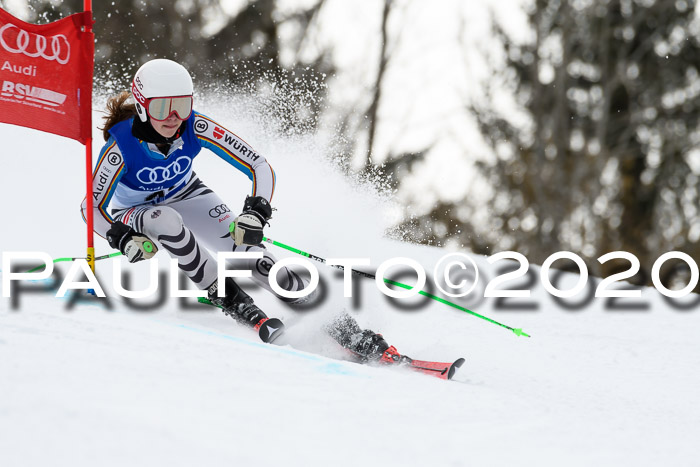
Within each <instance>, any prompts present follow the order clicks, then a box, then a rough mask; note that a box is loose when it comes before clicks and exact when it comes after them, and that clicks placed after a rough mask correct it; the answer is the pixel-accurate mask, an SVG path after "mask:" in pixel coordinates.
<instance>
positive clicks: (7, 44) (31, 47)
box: [0, 24, 70, 65]
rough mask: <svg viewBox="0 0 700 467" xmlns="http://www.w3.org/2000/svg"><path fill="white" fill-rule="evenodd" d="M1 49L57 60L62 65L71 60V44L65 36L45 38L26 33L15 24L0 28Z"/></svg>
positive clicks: (12, 52) (58, 35)
mask: <svg viewBox="0 0 700 467" xmlns="http://www.w3.org/2000/svg"><path fill="white" fill-rule="evenodd" d="M0 47H2V48H3V49H5V51H7V52H9V53H11V54H23V55H26V56H27V57H32V58H37V57H41V58H43V59H44V60H48V61H52V60H56V62H57V63H60V64H61V65H65V64H66V63H68V61H69V60H70V42H68V39H67V38H66V36H64V35H63V34H57V35H55V36H50V37H45V36H41V35H39V34H34V33H29V32H27V31H24V30H22V29H20V28H18V27H17V26H15V25H14V24H6V25H4V26H3V27H2V28H0Z"/></svg>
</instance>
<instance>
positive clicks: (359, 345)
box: [326, 313, 404, 363]
mask: <svg viewBox="0 0 700 467" xmlns="http://www.w3.org/2000/svg"><path fill="white" fill-rule="evenodd" d="M326 332H328V334H329V335H330V336H331V337H332V338H333V339H335V340H336V342H338V343H339V344H340V345H341V346H343V347H344V348H346V349H348V350H349V351H350V352H352V353H353V354H354V355H356V356H357V357H358V358H359V359H360V361H361V362H363V363H367V362H382V363H401V362H403V359H404V357H403V356H402V355H401V354H399V352H398V351H397V350H396V347H394V346H393V345H392V346H390V345H389V344H387V342H386V340H384V337H383V336H382V335H381V334H377V333H375V332H373V331H371V330H369V329H365V330H362V329H360V326H358V325H357V322H356V321H355V319H354V318H353V317H352V316H350V315H349V314H347V313H342V314H341V315H340V316H338V317H337V318H336V319H335V320H333V322H332V323H331V324H330V325H328V326H326Z"/></svg>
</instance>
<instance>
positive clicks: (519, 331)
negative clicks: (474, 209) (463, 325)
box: [263, 237, 530, 337]
mask: <svg viewBox="0 0 700 467" xmlns="http://www.w3.org/2000/svg"><path fill="white" fill-rule="evenodd" d="M263 241H264V242H266V243H269V244H271V245H275V246H276V247H279V248H283V249H285V250H287V251H291V252H292V253H296V254H298V255H301V256H305V257H306V258H309V259H312V260H314V261H318V262H319V263H323V264H328V262H327V261H326V260H325V259H324V258H321V257H320V256H316V255H312V254H311V253H307V252H305V251H302V250H299V249H298V248H294V247H291V246H289V245H285V244H284V243H280V242H278V241H275V240H273V239H271V238H267V237H263ZM329 266H330V267H332V268H336V269H340V270H345V268H344V267H343V266H340V265H338V264H329ZM351 271H352V273H353V274H355V275H358V276H361V277H366V278H368V279H376V276H375V275H374V274H370V273H368V272H363V271H358V270H356V269H351ZM384 282H385V283H387V284H391V285H394V286H397V287H401V288H403V289H407V290H411V289H413V287H411V286H410V285H406V284H402V283H400V282H396V281H392V280H390V279H386V278H385V279H384ZM418 294H419V295H423V296H424V297H428V298H431V299H433V300H435V301H437V302H440V303H442V304H445V305H448V306H451V307H452V308H456V309H457V310H460V311H463V312H465V313H469V314H470V315H472V316H476V317H477V318H481V319H483V320H485V321H488V322H489V323H493V324H496V325H498V326H501V327H502V328H505V329H508V330H509V331H512V332H513V333H514V334H515V335H516V336H525V337H530V335H529V334H527V333H526V332H525V331H523V330H522V329H520V328H512V327H510V326H507V325H505V324H503V323H499V322H498V321H496V320H493V319H491V318H487V317H486V316H483V315H480V314H479V313H476V312H474V311H471V310H468V309H467V308H464V307H463V306H460V305H457V304H456V303H452V302H450V301H448V300H445V299H444V298H440V297H437V296H435V295H433V294H431V293H428V292H425V291H423V290H420V291H418Z"/></svg>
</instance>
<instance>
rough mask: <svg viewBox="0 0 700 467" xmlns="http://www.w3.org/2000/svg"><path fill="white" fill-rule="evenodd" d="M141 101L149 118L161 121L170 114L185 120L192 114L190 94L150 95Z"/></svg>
mask: <svg viewBox="0 0 700 467" xmlns="http://www.w3.org/2000/svg"><path fill="white" fill-rule="evenodd" d="M145 101H146V102H144V103H143V105H144V107H146V111H147V112H148V115H149V116H150V117H151V119H153V120H156V121H159V122H162V121H163V120H167V119H168V117H170V116H171V115H172V114H175V116H176V117H177V118H178V119H180V120H187V119H188V118H190V115H191V114H192V102H193V99H192V96H175V97H152V98H150V99H145Z"/></svg>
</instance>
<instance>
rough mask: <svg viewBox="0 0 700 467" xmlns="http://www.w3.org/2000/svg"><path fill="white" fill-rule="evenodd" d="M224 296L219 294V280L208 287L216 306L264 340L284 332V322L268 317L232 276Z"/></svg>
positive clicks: (228, 279)
mask: <svg viewBox="0 0 700 467" xmlns="http://www.w3.org/2000/svg"><path fill="white" fill-rule="evenodd" d="M224 287H225V292H224V296H223V297H219V294H218V281H217V282H214V284H212V285H211V286H210V287H209V289H208V298H209V300H210V301H211V302H212V303H213V304H214V305H216V306H218V307H219V308H221V309H222V311H223V312H224V314H226V315H228V316H230V317H232V318H233V319H235V320H236V321H238V322H239V323H241V324H244V325H246V326H250V327H252V328H253V329H255V330H256V331H258V334H259V336H260V339H262V340H263V342H272V341H273V340H275V339H276V338H277V336H279V335H280V334H282V331H283V330H284V324H283V323H282V321H280V320H279V319H277V318H268V317H267V315H266V314H265V313H264V312H263V311H262V310H261V309H260V308H258V306H257V305H256V304H255V303H254V302H253V299H252V298H251V296H250V295H248V294H247V293H245V292H244V291H243V289H241V288H240V287H239V286H238V284H236V282H235V281H234V280H233V279H231V278H230V277H227V278H226V281H225V283H224Z"/></svg>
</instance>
